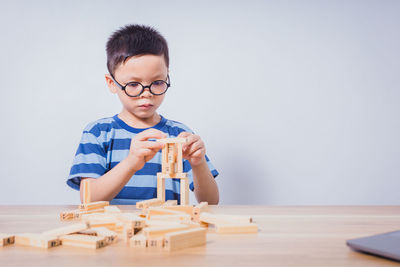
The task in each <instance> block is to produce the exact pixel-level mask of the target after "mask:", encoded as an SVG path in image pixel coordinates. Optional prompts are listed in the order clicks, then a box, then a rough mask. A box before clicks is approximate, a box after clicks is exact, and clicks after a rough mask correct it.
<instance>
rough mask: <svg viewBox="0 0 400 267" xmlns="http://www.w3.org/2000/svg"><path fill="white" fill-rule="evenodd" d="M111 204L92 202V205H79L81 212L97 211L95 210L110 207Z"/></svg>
mask: <svg viewBox="0 0 400 267" xmlns="http://www.w3.org/2000/svg"><path fill="white" fill-rule="evenodd" d="M109 204H110V203H109V202H108V201H97V202H90V203H86V204H81V205H79V209H80V210H95V209H100V208H104V207H105V206H108V205H109Z"/></svg>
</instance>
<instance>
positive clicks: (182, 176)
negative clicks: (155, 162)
mask: <svg viewBox="0 0 400 267" xmlns="http://www.w3.org/2000/svg"><path fill="white" fill-rule="evenodd" d="M157 175H158V173H157ZM159 177H160V178H163V179H185V178H188V177H189V175H188V174H187V173H173V174H172V175H170V174H169V173H168V172H167V173H161V172H159Z"/></svg>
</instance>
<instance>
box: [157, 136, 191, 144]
mask: <svg viewBox="0 0 400 267" xmlns="http://www.w3.org/2000/svg"><path fill="white" fill-rule="evenodd" d="M156 141H157V142H161V143H165V144H175V143H182V144H183V143H186V142H187V138H182V137H175V138H162V139H157V140H156Z"/></svg>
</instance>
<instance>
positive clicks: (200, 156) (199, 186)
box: [178, 132, 219, 205]
mask: <svg viewBox="0 0 400 267" xmlns="http://www.w3.org/2000/svg"><path fill="white" fill-rule="evenodd" d="M178 137H185V138H187V140H188V141H187V142H186V143H185V144H183V146H182V148H183V157H184V158H185V159H187V160H189V163H190V165H191V166H192V172H193V185H194V193H195V196H196V199H197V201H198V202H202V201H207V202H208V203H209V204H211V205H216V204H218V202H219V191H218V185H217V183H216V182H215V179H214V177H213V175H212V174H211V171H210V169H209V168H208V165H207V161H206V158H205V155H206V148H205V145H204V142H203V141H202V140H201V138H200V136H198V135H194V134H191V133H188V132H182V133H180V134H179V135H178Z"/></svg>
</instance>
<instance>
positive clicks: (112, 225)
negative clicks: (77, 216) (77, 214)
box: [86, 219, 117, 231]
mask: <svg viewBox="0 0 400 267" xmlns="http://www.w3.org/2000/svg"><path fill="white" fill-rule="evenodd" d="M86 222H88V223H89V224H90V228H97V227H106V228H108V229H109V230H111V231H116V229H117V227H116V226H117V220H116V219H105V220H96V219H95V220H87V221H86Z"/></svg>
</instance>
